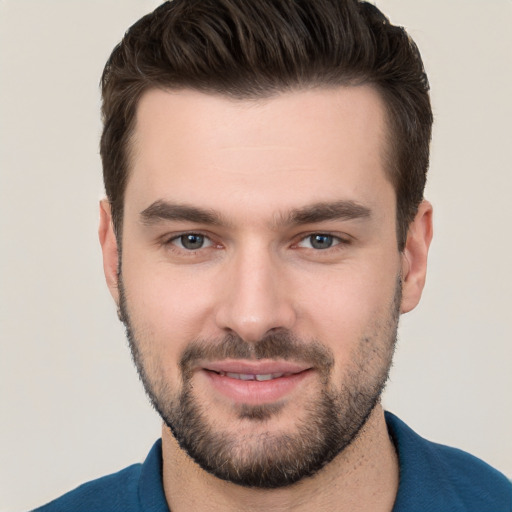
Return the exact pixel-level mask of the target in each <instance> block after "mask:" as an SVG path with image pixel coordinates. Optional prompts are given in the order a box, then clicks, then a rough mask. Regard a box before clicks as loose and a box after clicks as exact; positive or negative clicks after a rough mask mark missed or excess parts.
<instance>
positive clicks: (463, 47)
mask: <svg viewBox="0 0 512 512" xmlns="http://www.w3.org/2000/svg"><path fill="white" fill-rule="evenodd" d="M158 3H159V2H157V1H155V0H153V1H151V0H118V1H114V0H88V1H81V2H80V1H71V0H60V1H58V0H45V1H41V0H0V52H1V53H0V66H1V75H0V80H1V82H0V137H1V138H0V141H1V146H0V173H1V174H0V176H1V182H0V232H1V242H0V243H1V250H0V272H1V275H0V279H1V281H0V295H1V302H0V329H1V335H0V348H1V353H0V393H1V394H0V400H1V414H2V416H1V422H0V433H1V435H0V461H1V464H0V510H2V511H6V510H11V511H21V510H25V509H28V508H31V507H33V506H36V505H38V504H42V503H43V502H46V501H48V500H50V499H51V498H53V497H55V496H57V495H59V494H61V493H63V492H64V491H66V490H68V489H70V488H72V487H74V486H76V485H77V484H79V483H81V482H84V481H86V480H88V479H92V478H94V477H97V476H101V475H103V474H106V473H108V472H112V471H115V470H117V469H119V468H122V467H124V466H126V465H128V464H130V463H133V462H137V461H141V460H142V459H143V458H144V457H145V454H146V453H147V451H148V450H149V448H150V446H151V444H152V443H153V441H154V440H155V439H156V438H157V437H158V436H159V420H158V417H157V415H156V413H154V412H153V411H152V410H151V408H150V406H149V405H147V402H146V399H145V397H144V394H143V391H142V389H141V386H140V384H139V382H138V380H137V376H136V372H135V370H134V369H133V368H132V365H131V361H130V357H129V352H128V349H127V347H126V342H125V340H124V333H123V329H122V328H121V326H120V324H119V323H118V321H117V318H116V314H115V308H114V306H113V304H112V301H111V299H110V296H109V294H108V292H107V290H106V286H105V285H104V282H103V275H102V270H101V258H100V250H99V245H98V243H97V236H96V224H97V220H98V213H97V211H98V209H97V201H98V199H99V198H100V197H101V194H102V186H101V179H100V160H99V156H98V139H99V134H100V121H99V114H98V111H99V92H98V81H99V77H100V74H101V71H102V67H103V64H104V62H105V60H106V59H107V57H108V55H109V53H110V51H111V49H112V48H113V46H114V45H115V44H116V43H117V42H118V41H119V39H120V38H121V36H122V34H123V32H124V30H125V29H126V28H127V27H128V26H129V25H130V24H132V23H133V22H134V21H135V20H136V19H138V18H139V17H140V16H141V15H142V14H144V13H146V12H148V11H149V10H152V9H153V8H154V7H155V6H156V5H157V4H158ZM377 3H378V5H379V6H380V7H381V8H382V9H383V10H384V11H385V12H386V13H387V14H388V15H389V16H390V18H391V20H392V21H393V22H394V23H397V24H401V25H404V26H406V27H407V28H408V29H409V30H410V33H411V34H412V35H413V37H414V38H415V39H416V41H417V43H418V45H419V46H420V48H421V50H422V54H423V56H424V59H425V63H426V67H427V71H428V72H429V76H430V80H431V85H432V89H433V90H432V100H433V105H434V110H435V116H436V124H435V131H434V142H433V148H432V163H431V172H430V181H429V185H428V191H427V197H428V198H429V199H431V200H432V202H433V203H434V207H435V226H436V230H435V238H434V242H433V245H432V250H431V260H430V269H429V277H428V284H427V287H426V290H425V294H424V298H423V301H422V303H421V304H420V306H419V308H418V309H417V310H416V311H414V312H412V313H410V314H408V315H406V316H405V317H404V318H403V319H402V324H401V329H400V342H399V350H398V353H397V356H396V361H395V368H394V370H393V373H392V380H391V383H390V385H389V387H388V390H387V392H386V395H385V399H384V403H385V406H386V407H387V408H389V409H390V410H392V411H394V412H395V413H397V414H398V415H400V416H401V417H403V418H404V419H405V420H406V421H407V422H408V423H409V424H410V425H411V426H412V427H413V428H415V429H416V430H417V431H418V432H419V433H421V434H422V435H424V436H425V437H428V438H430V439H433V440H436V441H439V442H443V443H446V444H451V445H456V446H458V447H460V448H463V449H465V450H468V451H470V452H472V453H474V454H476V455H478V456H479V457H481V458H483V459H485V460H487V461H488V462H490V463H491V464H493V465H495V466H496V467H497V468H499V469H501V470H502V471H503V472H505V473H506V474H507V475H508V476H509V477H510V476H512V442H511V432H512V407H511V405H512V400H511V390H512V372H511V370H510V367H511V364H510V363H511V355H512V349H511V343H512V323H511V315H512V312H511V311H512V299H511V292H512V270H511V261H512V258H511V253H512V243H511V239H512V236H511V234H512V232H511V231H512V230H511V221H512V207H511V206H510V191H511V190H512V172H511V162H512V151H511V146H512V139H511V135H512V133H511V120H512V101H511V98H510V94H511V85H510V84H511V83H512V62H511V50H512V32H511V30H510V27H511V26H512V2H511V1H510V0H486V1H485V2H484V1H483V0H482V1H476V0H382V1H378V2H377Z"/></svg>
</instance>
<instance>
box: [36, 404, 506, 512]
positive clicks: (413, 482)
mask: <svg viewBox="0 0 512 512" xmlns="http://www.w3.org/2000/svg"><path fill="white" fill-rule="evenodd" d="M386 422H387V425H388V430H389V434H390V436H391V438H392V439H393V441H394V443H395V447H396V450H397V453H398V459H399V461H400V484H399V488H398V493H397V496H396V501H395V505H394V507H393V512H512V484H511V483H510V482H509V481H508V480H507V478H506V477H505V476H504V475H503V474H501V473H500V472H499V471H497V470H495V469H494V468H492V467H490V466H489V465H488V464H486V463H485V462H483V461H481V460H480V459H477V458H476V457H473V456H472V455H470V454H468V453H466V452H463V451H461V450H457V449H456V448H450V447H448V446H443V445H440V444H436V443H431V442H429V441H427V440H426V439H423V438H422V437H420V436H419V435H418V434H416V433H415V432H413V431H412V430H411V429H410V428H409V427H408V426H407V425H406V424H405V423H403V422H402V421H401V420H400V419H398V418H397V417H396V416H394V415H393V414H391V413H388V412H386ZM35 512H169V508H168V506H167V502H166V500H165V495H164V490H163V484H162V442H161V440H158V441H157V442H156V443H155V444H154V445H153V448H152V449H151V451H150V452H149V455H148V456H147V458H146V460H145V461H144V463H143V464H134V465H133V466H129V467H127V468H126V469H123V470H122V471H119V472H118V473H114V474H113V475H109V476H105V477H103V478H99V479H97V480H93V481H92V482H88V483H86V484H83V485H81V486H80V487H78V488H76V489H75V490H73V491H71V492H69V493H67V494H65V495H64V496H62V497H60V498H58V499H56V500H54V501H52V502H51V503H49V504H47V505H45V506H43V507H41V508H38V509H36V511H35Z"/></svg>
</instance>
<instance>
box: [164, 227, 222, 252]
mask: <svg viewBox="0 0 512 512" xmlns="http://www.w3.org/2000/svg"><path fill="white" fill-rule="evenodd" d="M187 235H196V236H201V237H202V238H203V239H204V242H205V245H203V246H202V247H199V248H197V249H187V248H186V247H183V245H182V244H181V243H180V239H181V237H183V236H187ZM159 244H160V245H161V246H163V247H167V248H168V249H169V250H173V251H180V252H182V253H188V254H194V253H196V252H198V251H202V250H204V249H210V248H211V247H219V246H220V244H218V243H216V242H215V240H214V239H213V237H212V236H211V235H210V234H207V233H205V232H204V231H201V230H185V231H179V232H175V233H168V234H166V235H164V236H162V237H160V242H159Z"/></svg>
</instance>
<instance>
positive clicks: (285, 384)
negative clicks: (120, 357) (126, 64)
mask: <svg viewBox="0 0 512 512" xmlns="http://www.w3.org/2000/svg"><path fill="white" fill-rule="evenodd" d="M385 133H386V126H385V118H384V106H383V104H382V101H381V99H380V97H379V96H378V94H377V93H376V92H375V91H374V90H373V89H371V88H369V87H349V88H336V89H317V90H311V91H305V92H294V93H283V94H282V95H279V96H276V97H273V98H270V99H267V100H256V101H245V100H243V101H235V100H229V99H227V98H225V97H221V96H213V95H206V94H202V93H198V92H192V91H178V92H164V91H157V90H152V91H149V92H148V93H146V94H145V95H144V96H143V98H142V99H141V101H140V104H139V108H138V113H137V123H136V128H135V134H134V139H133V148H132V149H133V151H132V153H131V158H132V160H131V161H132V171H131V174H130V178H129V181H128V185H127V189H126V195H125V212H124V220H123V233H122V251H123V253H122V266H121V274H120V282H119V290H120V292H121V293H120V295H117V293H118V292H117V289H116V287H115V284H113V285H111V289H112V291H113V294H114V296H115V297H116V299H117V300H118V301H119V302H120V306H121V311H122V315H123V319H124V321H125V323H126V324H127V328H128V334H129V338H130V343H131V346H132V351H133V354H134V358H135V361H136V364H137V367H138V370H139V372H140V374H141V376H142V378H143V381H144V385H145V387H146V390H147V392H148V394H149V395H150V397H151V399H152V401H153V403H154V405H155V406H156V408H157V409H158V411H159V412H160V414H161V415H162V417H163V419H164V420H165V422H166V424H167V425H168V426H169V427H170V428H171V430H172V431H173V434H174V436H175V437H176V438H177V440H178V442H179V443H180V446H181V447H182V448H183V449H184V450H186V451H187V453H188V454H189V455H190V456H191V457H192V458H193V459H194V460H196V462H198V463H199V464H200V465H201V466H202V467H203V468H204V469H206V470H208V471H210V472H211V473H213V474H215V475H216V476H218V477H220V478H224V479H227V480H231V481H233V482H235V483H239V484H241V485H250V486H260V487H277V486H282V485H286V484H290V483H293V482H295V481H297V480H299V479H301V478H303V477H304V476H306V475H310V474H313V473H314V472H316V471H317V470H318V469H319V468H321V467H322V466H323V465H324V464H325V463H327V462H329V461H330V460H332V458H333V457H335V456H336V455H337V454H338V453H339V452H340V451H342V450H343V448H345V447H346V446H347V445H348V444H350V442H351V441H352V440H353V439H354V438H355V437H356V436H357V434H358V432H359V431H360V429H361V427H362V426H363V425H364V423H365V421H366V419H367V418H368V417H369V415H370V413H371V412H372V410H373V408H374V407H375V405H376V403H377V402H378V400H379V396H380V393H381V391H382V389H383V387H384V384H385V381H386V379H387V374H388V370H389V367H390V364H391V358H392V353H393V348H394V343H395V338H396V328H397V323H398V315H399V309H400V302H401V275H402V270H403V267H402V257H401V255H400V254H399V252H398V249H397V240H396V222H395V218H396V213H395V212H396V200H395V194H394V191H393V187H392V185H391V184H390V182H389V181H388V179H387V178H386V174H385V170H384V161H385V159H384V153H385V142H384V141H385ZM107 265H108V264H107ZM114 266H115V264H114V262H112V264H111V267H112V268H113V267H114Z"/></svg>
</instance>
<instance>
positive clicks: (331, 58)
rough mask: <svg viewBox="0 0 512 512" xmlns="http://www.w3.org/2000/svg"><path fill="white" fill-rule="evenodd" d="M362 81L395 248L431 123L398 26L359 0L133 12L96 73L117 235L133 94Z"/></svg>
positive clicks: (209, 0) (409, 212) (226, 2)
mask: <svg viewBox="0 0 512 512" xmlns="http://www.w3.org/2000/svg"><path fill="white" fill-rule="evenodd" d="M359 84H369V85H372V86H373V87H375V88H376V89H377V90H378V91H379V92H380V94H381V96H382V98H383V100H384V103H385V105H386V108H387V114H388V119H387V121H388V125H389V127H390V131H389V136H388V155H387V156H388V158H387V160H388V162H387V172H388V176H389V179H390V181H391V183H392V184H393V186H394V188H395V192H396V197H397V237H398V244H399V249H400V250H402V249H403V247H404V245H405V241H406V238H407V231H408V227H409V224H410V222H411V221H412V220H413V218H414V216H415V214H416V211H417V208H418V205H419V203H420V202H421V200H422V199H423V190H424V187H425V182H426V174H427V169H428V160H429V145H430V137H431V130H432V120H433V119H432V109H431V106H430V98H429V94H428V90H429V85H428V80H427V76H426V74H425V71H424V68H423V63H422V61H421V57H420V53H419V51H418V48H417V47H416V45H415V44H414V42H413V41H412V40H411V38H410V37H409V36H408V35H407V33H406V31H405V30H404V29H403V28H402V27H397V26H394V25H392V24H390V23H389V20H388V19H387V18H386V17H385V16H384V15H383V14H382V13H381V12H380V11H379V10H378V9H377V8H376V7H375V6H373V5H371V4H369V3H367V2H362V1H357V0H257V1H251V0H173V1H172V2H165V3H164V4H162V5H161V6H159V7H158V8H157V9H155V10H154V11H153V12H152V13H150V14H148V15H146V16H144V17H143V18H141V19H140V20H139V21H138V22H137V23H135V24H134V25H133V26H132V27H131V28H130V29H129V30H128V31H127V32H126V34H125V36H124V38H123V40H122V41H121V43H119V44H118V45H117V46H116V48H115V49H114V51H113V52H112V55H111V56H110V58H109V60H108V62H107V64H106V66H105V70H104V72H103V76H102V79H101V86H102V95H103V107H102V114H103V122H104V128H103V134H102V137H101V148H100V152H101V158H102V162H103V177H104V182H105V189H106V193H107V197H108V199H109V201H110V203H111V207H112V217H113V223H114V228H115V231H116V234H117V236H118V238H119V236H120V233H121V229H122V217H123V201H124V192H125V188H126V183H127V178H128V173H129V143H130V137H131V134H132V132H133V129H134V125H135V116H136V109H137V104H138V100H139V99H140V97H141V95H142V94H143V92H145V91H147V90H148V89H151V88H161V89H181V88H191V89H195V90H198V91H203V92H206V93H220V94H223V95H226V96H230V97H233V98H239V99H244V98H257V97H268V96H271V95H272V94H275V93H277V92H281V91H286V90H294V89H301V88H310V87H318V86H327V87H332V86H340V85H359Z"/></svg>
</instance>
